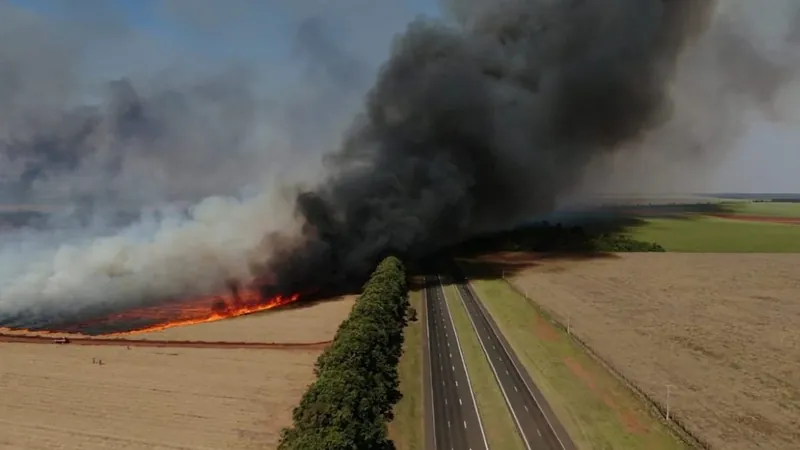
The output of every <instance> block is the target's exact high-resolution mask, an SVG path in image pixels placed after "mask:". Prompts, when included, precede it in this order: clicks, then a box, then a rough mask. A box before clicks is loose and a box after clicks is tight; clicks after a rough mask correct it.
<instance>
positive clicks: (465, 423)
mask: <svg viewBox="0 0 800 450" xmlns="http://www.w3.org/2000/svg"><path fill="white" fill-rule="evenodd" d="M464 428H467V421H466V420H465V421H464Z"/></svg>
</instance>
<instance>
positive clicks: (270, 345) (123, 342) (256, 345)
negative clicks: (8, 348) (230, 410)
mask: <svg viewBox="0 0 800 450" xmlns="http://www.w3.org/2000/svg"><path fill="white" fill-rule="evenodd" d="M54 339H55V338H54V337H51V336H24V335H12V334H4V333H0V343H17V344H48V345H96V346H99V345H106V346H108V345H112V346H114V345H115V346H128V347H184V348H249V349H262V350H263V349H270V350H321V349H324V348H325V347H327V346H328V345H329V344H330V342H331V341H323V342H296V343H291V342H283V343H277V342H208V341H155V340H144V339H96V338H74V337H71V338H69V343H67V344H56V343H54Z"/></svg>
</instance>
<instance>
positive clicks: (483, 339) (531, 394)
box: [456, 278, 575, 450]
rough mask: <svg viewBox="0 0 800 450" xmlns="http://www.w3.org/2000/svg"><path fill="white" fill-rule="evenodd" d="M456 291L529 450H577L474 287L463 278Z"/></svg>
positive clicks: (460, 279) (459, 280) (457, 283)
mask: <svg viewBox="0 0 800 450" xmlns="http://www.w3.org/2000/svg"><path fill="white" fill-rule="evenodd" d="M456 288H457V291H458V293H459V296H460V297H461V300H462V301H463V302H464V305H465V306H466V308H467V312H468V314H469V317H470V320H471V321H472V325H473V327H474V329H475V331H476V333H477V334H478V339H479V341H480V343H481V347H483V351H484V353H485V355H486V358H487V359H488V360H489V364H490V366H491V367H492V371H493V373H494V375H495V378H496V379H497V382H498V383H499V384H500V389H501V391H502V392H503V396H504V397H505V401H506V404H507V405H508V407H509V409H510V410H511V415H512V416H513V418H514V422H515V424H516V426H517V430H518V431H519V432H520V434H521V436H522V440H523V442H524V443H525V445H526V447H527V448H528V449H529V450H539V449H542V450H574V449H575V445H574V444H573V443H572V441H571V440H570V439H569V436H568V435H567V433H566V431H565V430H564V428H563V427H562V426H561V425H560V424H559V423H558V422H557V421H556V420H555V416H554V415H553V413H552V411H551V410H550V407H549V406H548V405H547V402H546V401H545V400H544V397H543V396H542V394H541V392H540V391H539V390H538V388H536V386H535V385H534V383H533V380H531V379H530V376H529V375H528V372H527V371H526V370H525V369H524V368H523V367H522V364H521V363H520V361H519V359H518V358H517V356H516V355H515V354H514V351H513V350H512V349H511V346H510V345H509V344H508V342H507V341H506V340H505V338H504V337H503V336H502V333H501V332H500V330H499V329H498V328H497V324H495V323H494V320H493V319H492V318H491V316H490V315H489V312H488V311H486V308H485V307H484V305H483V303H482V302H481V301H480V300H479V299H478V296H477V294H476V293H475V292H474V291H473V289H472V287H471V286H470V284H469V283H467V282H466V281H465V280H464V279H463V278H459V279H456Z"/></svg>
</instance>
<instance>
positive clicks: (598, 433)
mask: <svg viewBox="0 0 800 450" xmlns="http://www.w3.org/2000/svg"><path fill="white" fill-rule="evenodd" d="M473 284H474V286H475V289H476V290H477V292H478V293H479V294H480V296H481V299H482V300H483V301H484V302H485V304H486V306H487V308H488V310H489V312H490V313H491V315H492V317H493V318H494V319H495V321H496V322H497V324H498V326H499V327H500V329H501V331H502V332H503V334H504V335H505V337H506V338H507V339H508V341H509V343H510V344H511V346H512V348H513V349H514V351H515V352H516V353H517V355H518V356H519V358H520V360H521V361H522V363H523V365H524V366H525V368H526V369H527V370H528V371H529V373H530V374H531V377H532V378H533V379H534V381H535V382H536V385H537V386H538V387H539V389H541V391H542V393H543V394H544V396H545V397H546V398H547V401H548V402H549V403H550V406H551V407H552V409H553V411H554V412H555V414H556V415H557V416H558V418H559V420H560V421H561V422H562V424H563V425H564V426H565V428H566V429H567V432H568V433H569V434H570V436H571V437H572V439H573V441H574V442H575V444H576V446H577V447H578V448H580V449H598V450H599V449H612V448H624V449H630V450H636V449H641V450H673V449H689V448H691V447H690V446H688V444H686V443H684V442H683V441H681V440H680V439H678V438H677V437H676V436H675V435H674V434H673V433H672V432H671V431H670V430H669V429H668V428H667V427H666V426H665V425H664V424H663V423H662V422H661V421H660V420H659V419H658V418H657V417H655V416H654V415H653V413H651V411H650V409H649V407H648V406H647V405H646V404H645V403H644V402H643V401H642V400H641V399H639V398H638V397H637V396H636V395H635V394H634V393H633V392H631V391H630V390H629V389H628V388H627V387H626V386H625V385H624V384H623V383H622V382H620V381H619V380H618V379H617V378H616V377H614V376H613V375H612V374H610V373H608V371H606V370H605V369H604V368H603V367H602V366H601V365H600V364H599V363H598V362H596V361H595V360H594V359H593V358H592V357H591V356H589V355H587V354H586V353H585V352H584V351H583V350H582V349H581V347H580V346H579V345H578V344H577V343H575V341H573V340H572V339H570V338H569V336H567V335H566V333H565V332H563V331H562V330H561V329H560V328H556V327H554V326H553V325H552V324H550V323H549V322H548V321H547V320H545V319H544V317H543V316H542V315H541V313H540V311H539V310H538V309H537V308H536V307H535V306H533V304H531V303H530V302H529V301H528V300H526V299H524V298H523V297H522V296H520V295H519V294H517V293H516V292H515V291H514V290H513V289H511V287H510V286H509V285H508V284H507V283H506V282H504V281H473ZM501 448H502V447H501Z"/></svg>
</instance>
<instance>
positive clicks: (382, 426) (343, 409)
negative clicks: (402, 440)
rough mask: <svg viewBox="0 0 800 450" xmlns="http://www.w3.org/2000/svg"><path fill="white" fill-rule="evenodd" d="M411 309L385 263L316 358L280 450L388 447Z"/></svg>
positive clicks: (401, 281) (396, 274)
mask: <svg viewBox="0 0 800 450" xmlns="http://www.w3.org/2000/svg"><path fill="white" fill-rule="evenodd" d="M411 316H412V309H411V307H410V304H409V301H408V284H407V280H406V273H405V268H404V267H403V265H402V263H401V262H400V261H399V260H398V259H397V258H395V257H388V258H386V259H384V260H383V261H382V262H381V263H380V264H379V265H378V266H377V268H376V269H375V271H374V272H373V273H372V276H371V277H370V279H369V281H367V283H366V284H365V285H364V289H363V292H362V294H361V296H360V297H359V298H358V300H357V301H356V303H355V306H354V307H353V310H352V312H351V313H350V316H349V317H348V318H347V319H346V320H345V321H344V322H342V324H341V325H340V326H339V329H338V331H337V332H336V336H335V337H334V340H333V342H332V344H331V345H330V347H328V348H327V349H326V350H325V351H324V352H323V353H322V355H320V357H319V359H317V362H316V366H315V368H314V372H315V374H316V376H317V379H316V381H315V382H314V383H312V384H311V385H310V386H309V387H308V390H307V391H306V393H305V394H304V395H303V397H302V399H301V401H300V404H299V405H298V406H297V407H296V408H295V409H294V412H293V415H292V420H293V424H292V426H291V427H289V428H287V429H284V430H283V433H282V435H281V442H280V446H279V447H278V448H279V449H280V450H301V449H302V450H312V449H313V450H340V449H341V450H345V449H353V450H355V449H364V450H367V449H375V450H377V449H380V450H387V449H393V448H394V444H393V443H392V441H391V440H390V439H389V437H388V429H387V424H388V423H389V422H390V421H391V420H392V417H393V415H392V408H393V407H394V405H395V403H397V401H398V400H400V397H401V394H400V391H399V376H398V373H397V364H398V362H399V360H400V355H401V353H402V347H403V329H404V328H405V326H406V324H407V322H408V320H409V318H410V317H411Z"/></svg>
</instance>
